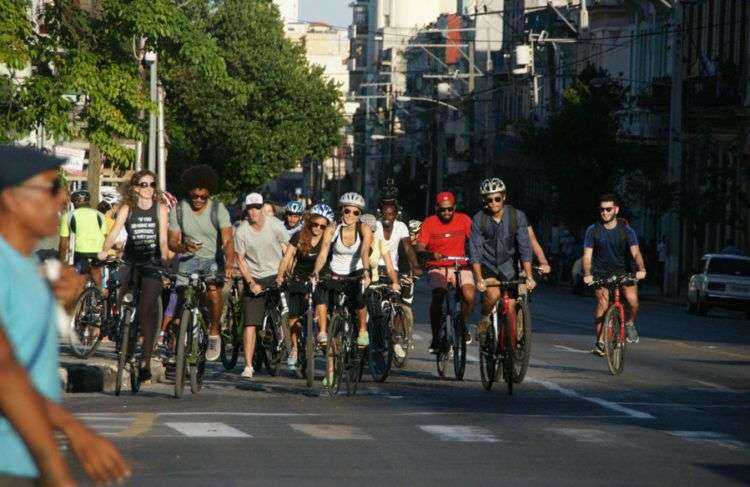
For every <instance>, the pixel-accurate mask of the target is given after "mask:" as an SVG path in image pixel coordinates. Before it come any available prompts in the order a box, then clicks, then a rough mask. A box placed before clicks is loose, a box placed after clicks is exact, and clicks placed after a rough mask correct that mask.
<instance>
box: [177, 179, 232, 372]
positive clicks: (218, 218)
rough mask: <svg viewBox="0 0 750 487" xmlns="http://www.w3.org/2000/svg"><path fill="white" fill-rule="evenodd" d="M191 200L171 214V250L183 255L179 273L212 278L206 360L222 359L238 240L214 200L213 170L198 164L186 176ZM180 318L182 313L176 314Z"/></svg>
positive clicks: (179, 279)
mask: <svg viewBox="0 0 750 487" xmlns="http://www.w3.org/2000/svg"><path fill="white" fill-rule="evenodd" d="M182 183H183V188H184V189H185V192H186V194H187V200H182V201H180V202H179V203H178V204H177V206H176V207H175V208H174V209H173V210H172V211H171V212H170V215H169V248H170V250H172V251H173V252H176V253H178V254H180V257H179V262H178V266H177V267H178V272H179V273H180V274H190V273H193V272H201V273H203V274H206V275H212V277H214V279H213V280H212V282H210V283H209V286H208V292H207V293H206V294H207V297H208V300H209V302H210V311H211V327H210V330H209V336H208V350H206V360H208V361H212V362H213V361H216V360H218V359H219V352H220V348H221V340H220V336H219V331H220V328H219V327H220V321H221V310H222V300H221V288H222V286H223V285H224V277H225V276H226V277H227V278H228V279H231V273H232V268H233V267H234V241H233V232H232V222H231V219H230V218H229V212H228V211H227V209H226V207H225V206H224V205H223V204H222V203H221V202H220V201H216V200H214V199H212V198H211V194H213V193H215V192H216V190H217V189H218V186H219V177H218V176H217V175H216V173H215V172H214V170H213V169H211V167H209V166H206V165H198V166H193V167H190V168H188V169H187V170H186V171H185V172H184V173H183V174H182ZM187 284H188V282H187V278H186V277H184V276H182V275H178V277H177V282H176V285H177V288H178V294H179V296H180V302H179V304H178V307H177V310H179V309H180V308H182V292H181V289H180V288H182V289H184V288H185V286H187ZM176 316H179V312H178V313H176Z"/></svg>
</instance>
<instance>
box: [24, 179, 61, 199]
mask: <svg viewBox="0 0 750 487" xmlns="http://www.w3.org/2000/svg"><path fill="white" fill-rule="evenodd" d="M19 188H28V189H39V190H42V191H48V192H49V194H50V195H51V196H52V197H56V196H57V195H59V194H60V191H62V189H63V183H62V179H60V178H57V179H55V180H54V181H52V184H50V185H49V186H47V185H43V184H23V185H21V186H19Z"/></svg>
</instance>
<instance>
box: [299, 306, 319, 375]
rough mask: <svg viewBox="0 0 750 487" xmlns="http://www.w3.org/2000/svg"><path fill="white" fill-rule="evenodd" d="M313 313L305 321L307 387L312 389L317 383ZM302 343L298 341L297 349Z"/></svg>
mask: <svg viewBox="0 0 750 487" xmlns="http://www.w3.org/2000/svg"><path fill="white" fill-rule="evenodd" d="M313 320H314V318H313V313H312V312H308V313H307V319H306V320H305V379H307V387H312V386H313V383H314V382H315V334H314V332H313V324H314V323H313ZM299 346H300V343H299V340H297V347H298V348H299Z"/></svg>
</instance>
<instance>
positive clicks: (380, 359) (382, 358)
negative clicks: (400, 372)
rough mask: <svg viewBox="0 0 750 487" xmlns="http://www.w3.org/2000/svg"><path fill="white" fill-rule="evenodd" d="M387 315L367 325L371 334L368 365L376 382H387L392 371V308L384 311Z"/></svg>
mask: <svg viewBox="0 0 750 487" xmlns="http://www.w3.org/2000/svg"><path fill="white" fill-rule="evenodd" d="M384 311H385V312H386V314H385V315H384V316H383V317H382V318H381V319H380V320H377V322H375V321H372V320H370V322H369V323H368V324H367V325H368V328H369V334H370V345H369V346H368V347H367V365H368V368H369V369H370V375H371V376H372V380H374V381H375V382H385V380H386V379H387V378H388V374H389V373H390V371H391V359H392V355H391V354H392V352H393V348H392V347H391V319H392V318H393V313H392V310H391V309H390V306H389V307H388V309H386V310H384Z"/></svg>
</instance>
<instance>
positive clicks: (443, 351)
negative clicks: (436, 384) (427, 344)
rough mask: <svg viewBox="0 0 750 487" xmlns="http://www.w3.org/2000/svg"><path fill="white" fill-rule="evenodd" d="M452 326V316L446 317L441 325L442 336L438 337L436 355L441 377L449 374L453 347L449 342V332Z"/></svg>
mask: <svg viewBox="0 0 750 487" xmlns="http://www.w3.org/2000/svg"><path fill="white" fill-rule="evenodd" d="M451 326H452V323H451V317H450V315H444V316H443V321H442V323H441V324H440V330H442V332H441V334H440V335H439V337H438V351H437V354H436V355H435V360H436V362H437V372H438V375H439V376H440V377H445V376H446V375H447V373H448V361H449V360H450V350H451V346H450V345H449V342H448V335H449V333H448V330H450V328H451Z"/></svg>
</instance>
